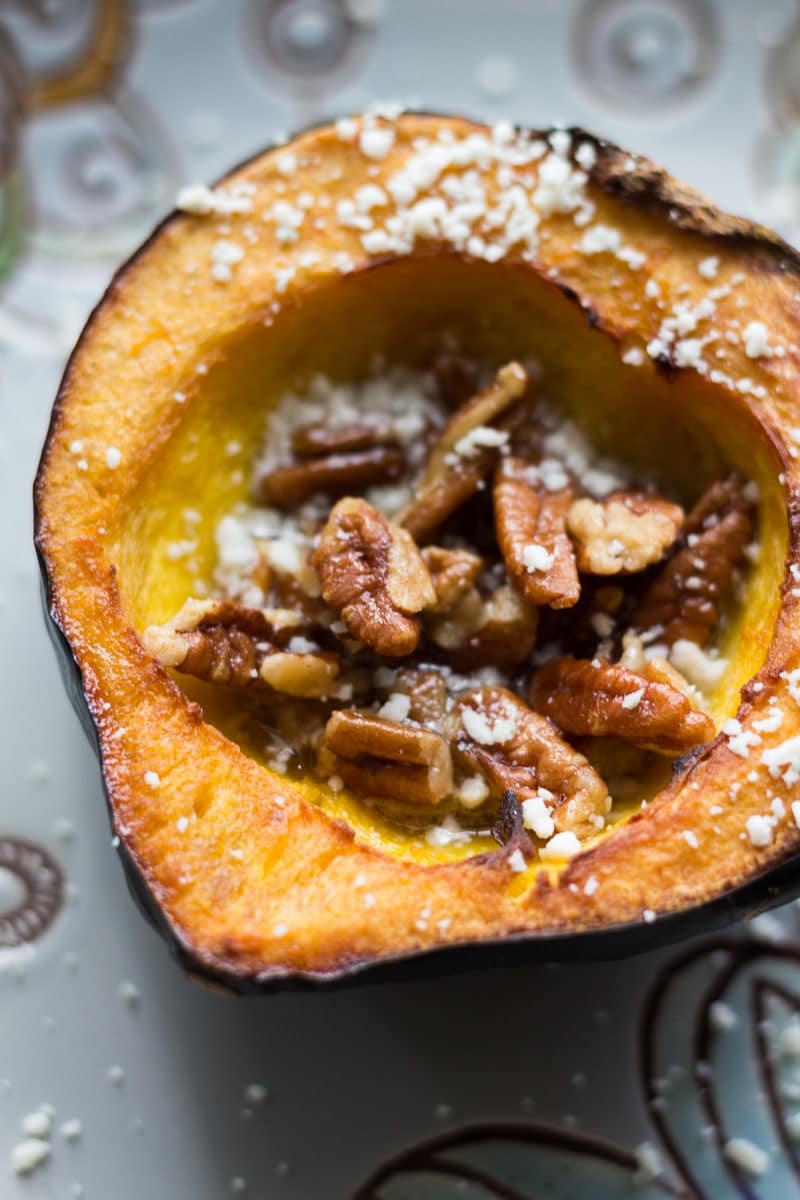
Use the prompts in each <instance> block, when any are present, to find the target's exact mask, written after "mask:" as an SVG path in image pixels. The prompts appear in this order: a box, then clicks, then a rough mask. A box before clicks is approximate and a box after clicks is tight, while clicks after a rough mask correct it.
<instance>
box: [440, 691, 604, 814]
mask: <svg viewBox="0 0 800 1200" xmlns="http://www.w3.org/2000/svg"><path fill="white" fill-rule="evenodd" d="M465 714H466V715H465ZM470 714H472V715H470ZM449 732H450V735H451V738H452V744H453V748H454V753H455V754H456V757H457V758H458V759H459V760H461V762H462V763H464V762H466V763H468V764H470V765H471V766H472V767H473V768H474V767H478V768H479V769H480V770H481V771H482V772H483V774H484V775H485V777H486V779H487V782H488V784H489V787H490V790H491V792H492V794H493V795H494V797H495V799H499V798H500V797H501V796H502V795H503V793H504V792H506V791H508V790H509V789H510V790H512V791H513V792H515V794H516V796H517V798H518V799H519V800H520V801H524V800H526V799H530V798H531V797H533V796H536V795H538V796H540V797H541V796H542V794H543V793H542V789H544V790H545V792H546V793H550V799H549V800H548V801H547V804H548V807H549V808H550V810H551V815H552V819H553V824H554V828H555V829H556V830H558V831H559V832H561V831H566V830H569V831H571V832H573V833H576V834H577V835H578V836H586V835H587V834H590V833H593V832H596V830H597V829H598V828H601V827H602V825H603V823H604V820H605V814H606V813H607V812H608V810H609V808H610V807H611V801H610V800H609V796H608V788H607V787H606V785H605V783H604V782H603V780H602V779H601V778H600V776H599V775H598V773H597V772H596V771H595V769H594V767H592V766H591V764H590V763H589V761H588V760H587V759H586V758H584V756H583V755H582V754H580V753H579V752H578V751H577V750H574V749H573V747H572V746H570V745H569V744H568V743H567V742H565V741H564V739H563V737H562V736H561V734H560V733H559V731H558V729H556V727H555V725H554V724H553V722H552V721H550V720H548V718H547V717H543V716H541V715H540V714H539V713H537V712H534V711H533V709H532V708H529V707H528V705H527V704H525V702H524V701H523V700H520V698H519V696H516V695H515V694H514V693H513V692H510V691H508V689H507V688H503V687H481V688H474V689H473V690H471V691H469V692H466V693H465V694H464V695H463V696H462V697H461V698H460V700H459V702H458V704H457V705H456V708H455V710H454V712H453V714H452V716H451V718H450V722H449Z"/></svg>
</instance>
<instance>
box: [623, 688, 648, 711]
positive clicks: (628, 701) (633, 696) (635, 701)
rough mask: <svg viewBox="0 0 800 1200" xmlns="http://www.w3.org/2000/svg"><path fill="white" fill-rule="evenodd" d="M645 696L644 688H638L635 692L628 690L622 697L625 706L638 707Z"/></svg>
mask: <svg viewBox="0 0 800 1200" xmlns="http://www.w3.org/2000/svg"><path fill="white" fill-rule="evenodd" d="M643 696H644V688H637V689H636V691H635V692H628V694H627V695H626V696H623V697H622V707H623V708H638V707H639V705H640V704H641V702H642V697H643Z"/></svg>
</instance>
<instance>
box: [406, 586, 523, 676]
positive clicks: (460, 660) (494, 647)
mask: <svg viewBox="0 0 800 1200" xmlns="http://www.w3.org/2000/svg"><path fill="white" fill-rule="evenodd" d="M538 623H539V615H538V613H537V611H536V609H535V608H533V607H532V606H531V605H530V604H528V603H527V602H526V601H525V600H523V599H522V597H521V596H520V595H518V594H517V592H515V591H514V589H513V588H512V587H509V586H508V584H502V585H501V586H500V587H497V588H495V590H494V591H493V592H490V593H489V594H488V595H487V596H483V595H482V594H481V592H480V591H479V590H478V589H477V588H470V590H469V591H468V592H466V593H465V594H464V595H463V596H462V597H461V599H460V600H459V601H458V602H457V603H456V604H455V605H454V607H453V608H451V609H450V610H449V611H447V612H445V613H442V614H436V612H435V610H434V611H433V612H432V613H431V615H430V616H426V618H425V632H426V635H427V636H428V637H429V638H430V640H431V641H432V642H433V643H434V644H435V645H436V646H438V647H439V648H440V650H443V651H445V652H446V658H447V661H448V663H449V664H450V666H452V667H455V668H456V669H457V670H459V671H471V670H476V669H477V668H479V667H485V666H495V667H504V668H506V669H511V668H513V667H517V666H519V665H520V664H521V663H524V662H525V661H526V659H527V658H528V657H529V655H530V653H531V651H532V650H533V647H534V645H535V643H536V630H537V627H538Z"/></svg>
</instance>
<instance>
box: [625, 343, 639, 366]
mask: <svg viewBox="0 0 800 1200" xmlns="http://www.w3.org/2000/svg"><path fill="white" fill-rule="evenodd" d="M622 361H623V362H624V363H625V364H626V366H629V367H640V366H641V365H642V363H643V362H644V351H643V350H642V349H641V347H640V346H630V347H629V348H628V349H627V350H626V351H625V353H624V354H623V356H622Z"/></svg>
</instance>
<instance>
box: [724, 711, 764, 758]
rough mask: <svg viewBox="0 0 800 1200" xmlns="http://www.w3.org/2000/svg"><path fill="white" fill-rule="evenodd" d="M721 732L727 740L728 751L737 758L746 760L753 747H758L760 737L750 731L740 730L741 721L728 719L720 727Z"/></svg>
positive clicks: (734, 718)
mask: <svg viewBox="0 0 800 1200" xmlns="http://www.w3.org/2000/svg"><path fill="white" fill-rule="evenodd" d="M722 732H723V733H724V734H725V736H726V737H727V739H728V749H729V750H731V751H732V752H733V753H734V754H736V755H738V756H739V758H748V757H749V755H750V750H751V748H752V747H753V746H758V745H759V744H760V742H761V736H760V734H758V733H755V732H754V731H753V730H750V729H742V724H741V721H738V720H737V719H736V717H729V718H728V720H727V721H726V722H725V723H724V725H723V726H722Z"/></svg>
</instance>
